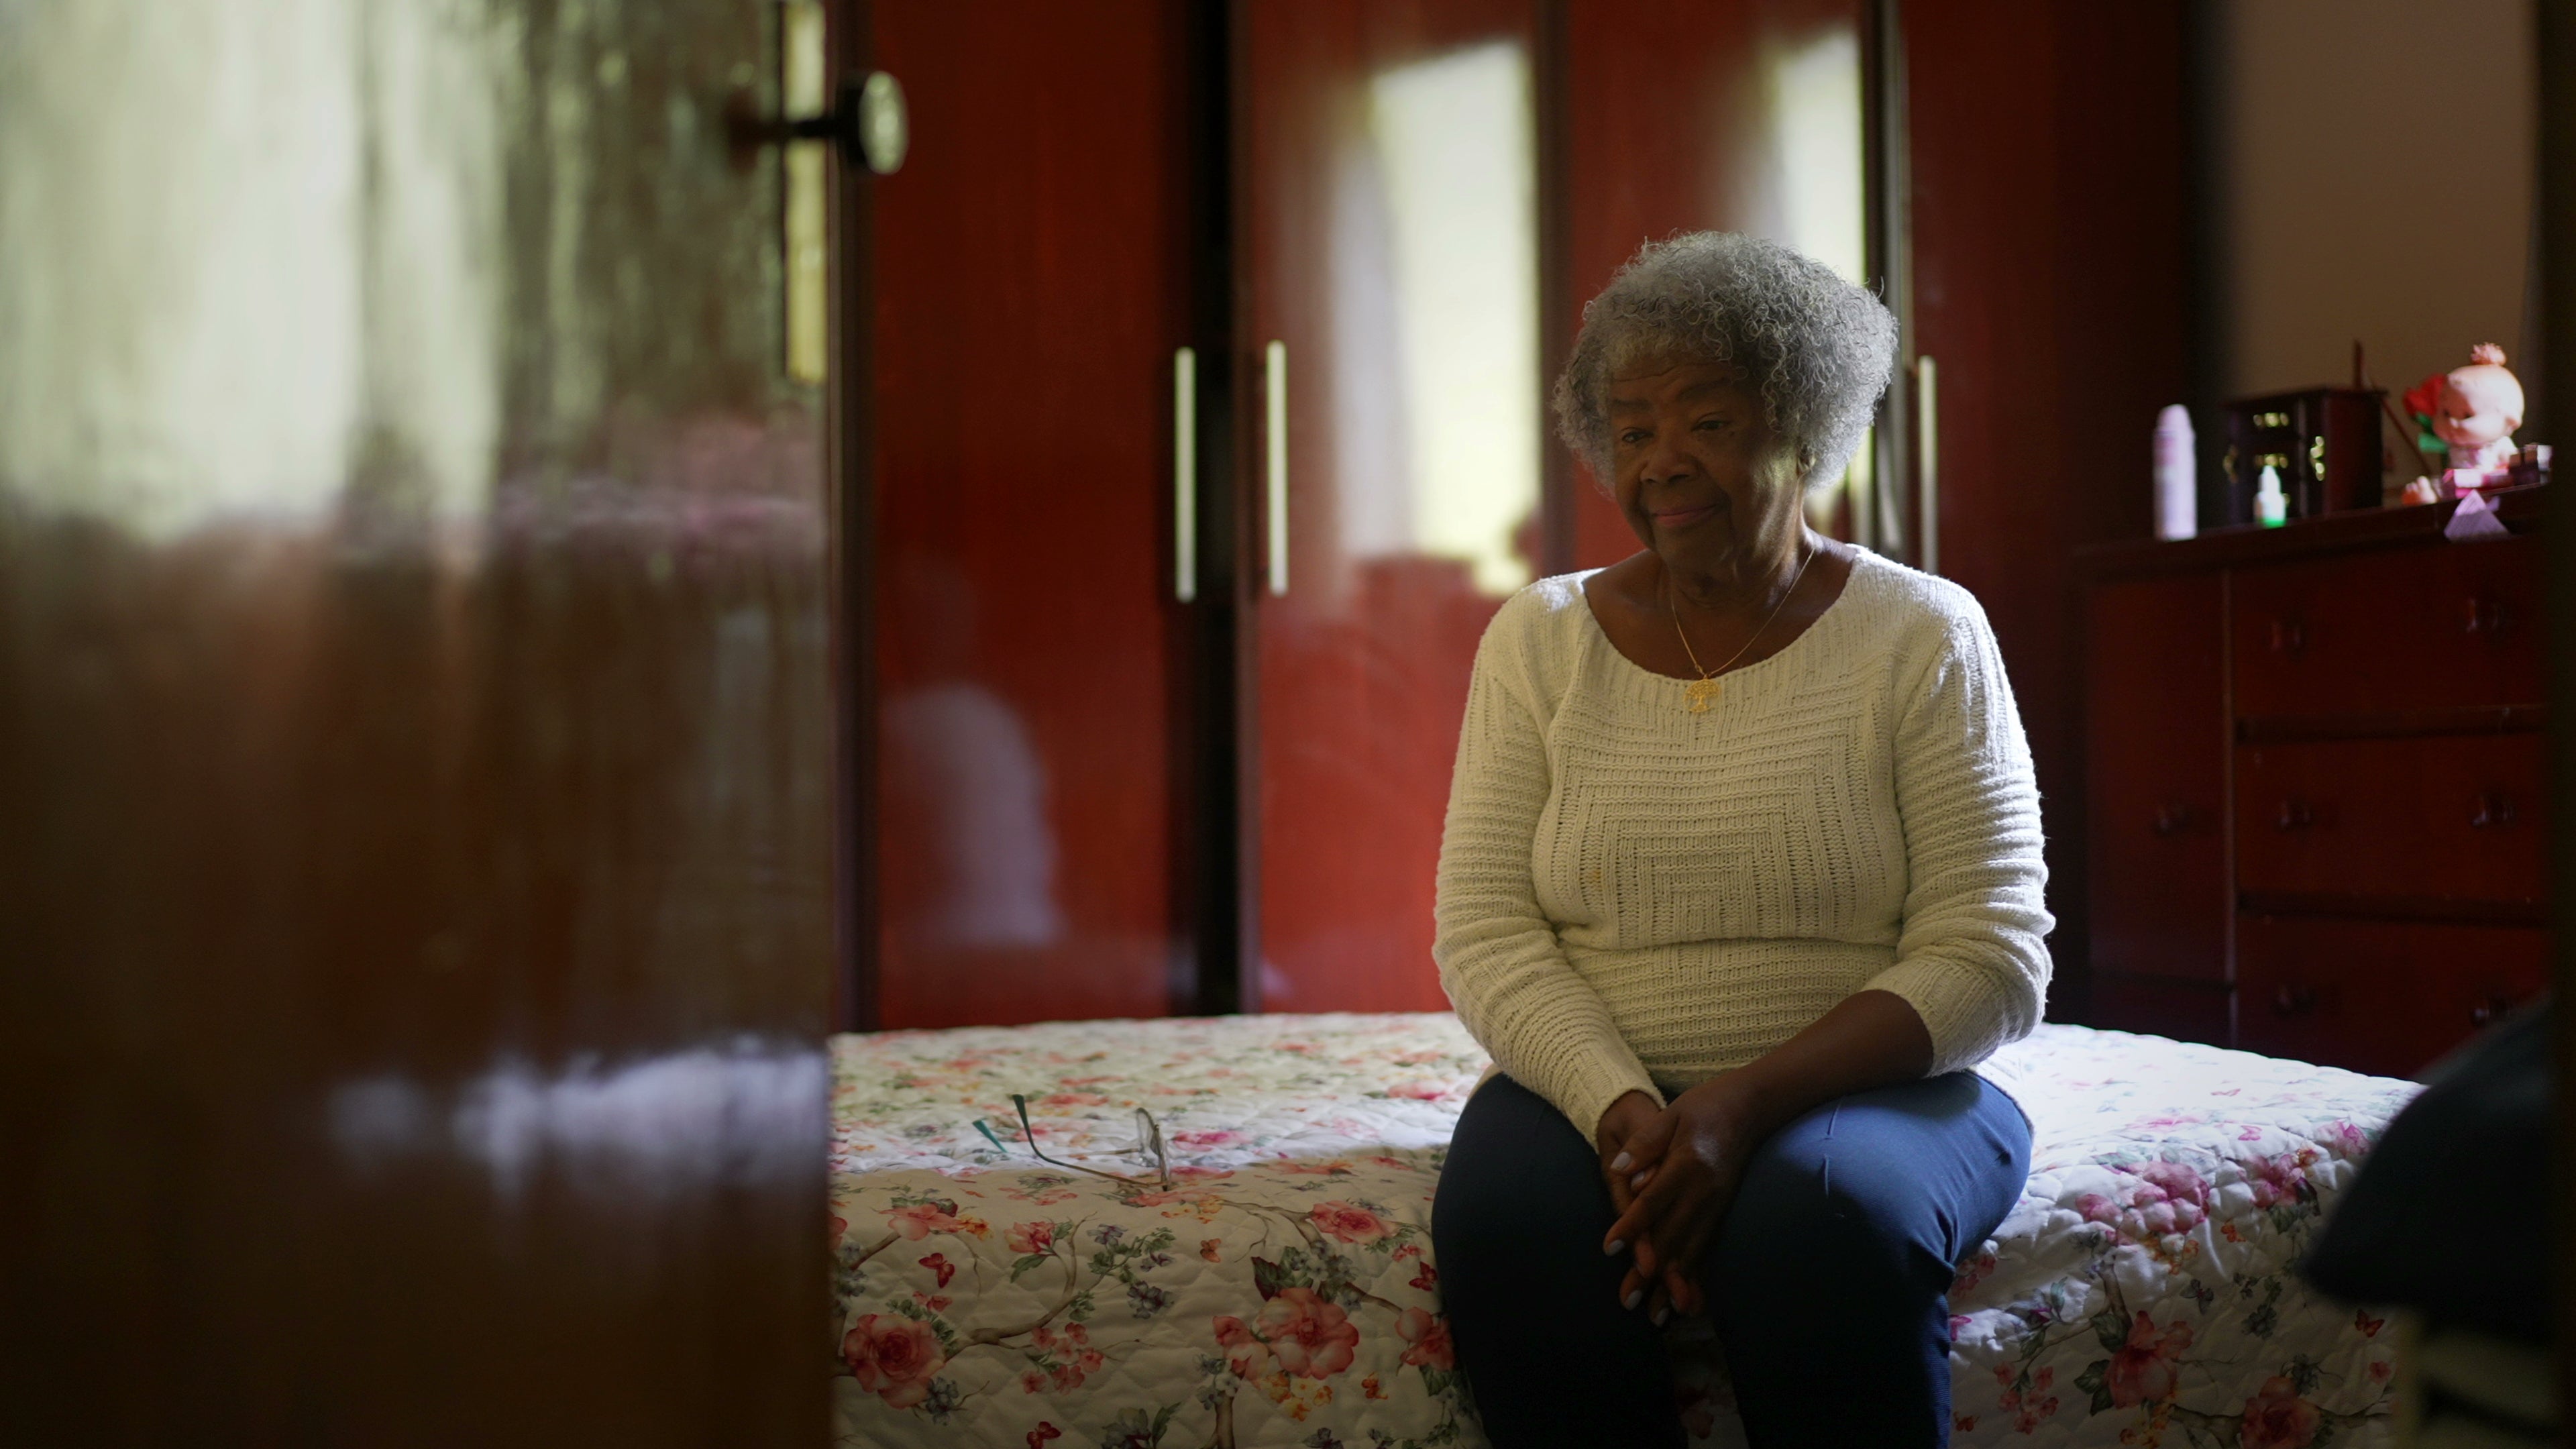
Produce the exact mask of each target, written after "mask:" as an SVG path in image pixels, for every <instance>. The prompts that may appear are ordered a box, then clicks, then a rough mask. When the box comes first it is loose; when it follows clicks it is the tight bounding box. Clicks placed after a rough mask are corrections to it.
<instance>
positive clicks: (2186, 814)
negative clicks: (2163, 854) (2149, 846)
mask: <svg viewBox="0 0 2576 1449" xmlns="http://www.w3.org/2000/svg"><path fill="white" fill-rule="evenodd" d="M2190 828H2191V807H2190V806H2188V805H2159V806H2157V807H2156V824H2155V830H2156V834H2157V835H2159V836H2165V835H2179V834H2181V833H2182V832H2184V831H2186V830H2189V829H2190Z"/></svg>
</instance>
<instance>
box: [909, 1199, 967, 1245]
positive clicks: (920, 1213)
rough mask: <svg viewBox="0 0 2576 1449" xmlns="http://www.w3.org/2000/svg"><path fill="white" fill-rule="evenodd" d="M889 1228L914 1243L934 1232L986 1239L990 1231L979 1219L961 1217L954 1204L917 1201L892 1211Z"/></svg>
mask: <svg viewBox="0 0 2576 1449" xmlns="http://www.w3.org/2000/svg"><path fill="white" fill-rule="evenodd" d="M886 1226H887V1227H889V1228H891V1229H893V1230H894V1231H896V1232H898V1233H901V1234H903V1235H904V1236H905V1237H907V1238H910V1239H912V1240H913V1241H914V1242H916V1243H917V1242H920V1241H921V1240H922V1239H924V1238H926V1237H929V1236H930V1235H931V1234H932V1233H971V1234H973V1235H975V1236H976V1237H979V1238H980V1237H982V1236H984V1234H985V1232H986V1231H987V1229H986V1227H985V1225H984V1223H983V1222H982V1221H981V1220H980V1219H976V1218H971V1217H960V1216H958V1213H957V1207H956V1205H955V1204H954V1203H937V1202H917V1203H913V1204H911V1205H909V1206H906V1207H898V1208H890V1209H888V1210H887V1212H886Z"/></svg>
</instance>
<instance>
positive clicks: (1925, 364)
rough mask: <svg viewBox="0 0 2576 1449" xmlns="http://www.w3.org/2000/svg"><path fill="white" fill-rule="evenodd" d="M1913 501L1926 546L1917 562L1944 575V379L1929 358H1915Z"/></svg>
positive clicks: (1925, 568) (1925, 570) (1927, 569)
mask: <svg viewBox="0 0 2576 1449" xmlns="http://www.w3.org/2000/svg"><path fill="white" fill-rule="evenodd" d="M1914 436H1915V439H1916V444H1915V452H1914V480H1915V482H1914V489H1915V491H1914V499H1915V506H1916V512H1917V517H1918V523H1917V527H1918V528H1919V529H1920V530H1921V534H1920V536H1921V538H1922V540H1923V547H1922V550H1921V554H1920V557H1919V558H1918V559H1917V560H1916V562H1918V563H1920V564H1921V565H1922V567H1923V572H1925V573H1927V574H1937V573H1939V572H1941V380H1940V373H1939V370H1938V369H1937V368H1936V367H1935V366H1934V365H1933V362H1932V359H1931V358H1930V357H1929V356H1924V357H1918V358H1916V359H1914Z"/></svg>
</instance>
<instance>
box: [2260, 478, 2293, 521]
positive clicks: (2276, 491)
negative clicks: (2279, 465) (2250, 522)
mask: <svg viewBox="0 0 2576 1449" xmlns="http://www.w3.org/2000/svg"><path fill="white" fill-rule="evenodd" d="M2254 521H2255V522H2256V523H2259V524H2261V525H2263V526H2264V527H2265V528H2278V527H2280V526H2281V525H2282V524H2284V523H2287V522H2289V521H2290V500H2289V498H2288V497H2287V496H2285V495H2284V494H2283V493H2282V492H2281V475H2280V474H2279V473H2278V472H2276V471H2274V470H2273V467H2272V465H2271V464H2269V463H2266V464H2264V465H2263V476H2262V477H2261V478H2259V479H2257V480H2256V481H2255V485H2254Z"/></svg>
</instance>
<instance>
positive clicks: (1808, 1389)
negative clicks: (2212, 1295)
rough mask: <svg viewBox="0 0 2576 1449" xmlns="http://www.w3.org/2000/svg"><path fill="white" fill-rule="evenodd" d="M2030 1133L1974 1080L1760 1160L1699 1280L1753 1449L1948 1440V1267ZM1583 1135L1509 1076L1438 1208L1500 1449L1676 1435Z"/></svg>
mask: <svg viewBox="0 0 2576 1449" xmlns="http://www.w3.org/2000/svg"><path fill="white" fill-rule="evenodd" d="M2029 1175H2030V1124H2029V1122H2028V1121H2027V1120H2025V1119H2024V1118H2023V1116H2022V1114H2021V1110H2020V1109H2019V1108H2018V1107H2016V1106H2014V1105H2013V1102H2012V1099H2011V1098H2009V1097H2007V1096H2005V1095H2004V1094H2003V1093H2002V1092H2001V1091H1998V1090H1997V1089H1996V1088H1994V1087H1993V1086H1991V1085H1989V1084H1988V1083H1987V1082H1986V1081H1985V1080H1984V1079H1982V1078H1980V1077H1978V1076H1976V1075H1974V1074H1973V1073H1969V1072H1952V1073H1950V1074H1948V1075H1946V1076H1939V1077H1932V1078H1929V1079H1927V1080H1924V1081H1919V1082H1908V1083H1905V1084H1904V1085H1902V1086H1895V1087H1882V1088H1879V1089H1878V1090H1876V1091H1870V1092H1860V1093H1856V1094H1854V1095H1852V1096H1849V1097H1844V1098H1841V1099H1839V1100H1837V1101H1833V1102H1828V1103H1826V1104H1825V1105H1824V1106H1822V1107H1819V1108H1817V1109H1816V1110H1814V1111H1812V1112H1809V1113H1808V1114H1807V1115H1805V1116H1803V1117H1800V1118H1798V1119H1797V1120H1795V1121H1793V1122H1791V1123H1790V1124H1789V1125H1788V1126H1786V1127H1784V1128H1782V1129H1780V1131H1779V1132H1778V1133H1777V1134H1776V1135H1774V1136H1773V1137H1772V1138H1771V1140H1770V1141H1768V1142H1765V1143H1763V1144H1762V1146H1761V1147H1760V1148H1759V1149H1758V1150H1756V1152H1755V1153H1754V1155H1753V1159H1752V1161H1751V1163H1750V1164H1749V1165H1748V1166H1747V1167H1746V1169H1745V1173H1744V1181H1743V1185H1742V1186H1741V1187H1739V1188H1738V1189H1737V1190H1736V1195H1735V1200H1734V1202H1733V1203H1732V1204H1731V1205H1730V1206H1729V1207H1728V1209H1727V1213H1726V1219H1725V1222H1724V1223H1723V1225H1722V1226H1721V1227H1720V1228H1719V1230H1718V1233H1717V1237H1716V1238H1715V1240H1714V1241H1713V1242H1712V1243H1711V1245H1710V1247H1709V1251H1708V1255H1707V1258H1706V1260H1705V1261H1704V1262H1703V1264H1702V1278H1701V1281H1702V1283H1703V1284H1704V1285H1705V1288H1706V1291H1707V1296H1708V1307H1709V1313H1710V1316H1711V1317H1712V1318H1713V1319H1714V1320H1715V1322H1716V1326H1717V1333H1718V1338H1719V1341H1720V1342H1721V1343H1722V1344H1724V1346H1725V1349H1726V1360H1727V1368H1728V1372H1729V1374H1730V1375H1731V1376H1732V1378H1733V1379H1734V1382H1735V1396H1736V1402H1737V1405H1738V1407H1739V1408H1740V1410H1741V1411H1742V1413H1743V1416H1744V1428H1745V1434H1746V1437H1747V1438H1748V1439H1750V1440H1751V1442H1752V1443H1753V1445H1754V1446H1755V1449H1773V1446H1779V1449H1787V1446H1792V1445H1795V1446H1813V1449H1828V1446H1842V1445H1850V1446H1854V1449H1897V1446H1908V1445H1940V1444H1946V1443H1948V1442H1949V1435H1950V1323H1949V1302H1948V1292H1949V1287H1950V1278H1951V1271H1952V1265H1953V1264H1955V1263H1956V1262H1957V1261H1958V1260H1959V1259H1960V1258H1962V1257H1964V1256H1965V1255H1967V1254H1968V1253H1969V1252H1972V1251H1974V1250H1975V1249H1976V1247H1977V1246H1978V1245H1979V1244H1980V1243H1982V1242H1983V1241H1984V1240H1985V1238H1986V1236H1987V1235H1988V1234H1990V1233H1992V1232H1993V1231H1994V1229H1995V1225H1996V1224H1998V1223H2000V1222H2002V1221H2003V1217H2004V1214H2005V1213H2007V1212H2009V1211H2011V1209H2012V1205H2013V1202H2014V1200H2015V1199H2017V1198H2018V1197H2019V1196H2020V1194H2021V1189H2022V1184H2023V1182H2024V1180H2025V1179H2027V1178H2028V1177H2029ZM1612 1218H1613V1214H1612V1212H1611V1210H1610V1192H1609V1189H1608V1188H1607V1187H1606V1186H1604V1185H1603V1183H1602V1181H1601V1165H1600V1156H1599V1154H1598V1153H1596V1152H1595V1151H1594V1149H1593V1146H1592V1142H1591V1140H1590V1134H1589V1133H1588V1132H1579V1131H1577V1130H1575V1128H1574V1126H1573V1124H1571V1123H1569V1122H1567V1121H1566V1120H1565V1117H1564V1115H1563V1114H1562V1113H1560V1112H1558V1111H1557V1110H1556V1109H1555V1108H1554V1107H1551V1106H1549V1105H1548V1104H1547V1102H1546V1101H1545V1100H1544V1099H1543V1098H1541V1097H1539V1096H1538V1094H1536V1093H1534V1092H1532V1091H1530V1090H1529V1089H1528V1088H1526V1087H1523V1086H1521V1085H1520V1084H1519V1083H1517V1082H1515V1081H1513V1080H1512V1079H1510V1078H1509V1077H1496V1078H1495V1079H1494V1080H1492V1081H1490V1082H1487V1083H1486V1084H1485V1086H1484V1088H1483V1089H1482V1090H1480V1091H1478V1092H1477V1093H1476V1095H1475V1097H1474V1098H1473V1099H1472V1100H1470V1101H1469V1102H1468V1103H1467V1109H1466V1112H1465V1113H1464V1115H1462V1116H1461V1117H1460V1118H1459V1120H1458V1133H1457V1136H1456V1137H1455V1138H1453V1139H1452V1140H1451V1143H1450V1147H1449V1162H1448V1166H1447V1167H1446V1169H1444V1170H1443V1171H1442V1173H1441V1176H1440V1187H1439V1193H1438V1196H1437V1197H1436V1198H1435V1199H1434V1201H1433V1204H1432V1213H1431V1236H1432V1240H1433V1243H1434V1246H1435V1247H1436V1248H1437V1249H1438V1251H1439V1260H1438V1261H1439V1268H1440V1288H1441V1294H1442V1298H1443V1300H1444V1302H1445V1305H1446V1308H1447V1310H1448V1314H1449V1328H1450V1334H1451V1338H1452V1341H1453V1342H1454V1343H1455V1345H1456V1347H1457V1353H1458V1361H1459V1366H1460V1367H1461V1368H1462V1369H1464V1370H1465V1371H1466V1374H1467V1378H1468V1382H1469V1384H1470V1386H1471V1387H1472V1389H1473V1390H1474V1393H1475V1397H1476V1404H1477V1408H1478V1411H1479V1413H1480V1414H1481V1415H1482V1417H1483V1419H1484V1422H1485V1432H1486V1433H1487V1434H1488V1435H1489V1436H1491V1437H1492V1439H1493V1441H1494V1445H1495V1449H1523V1446H1530V1449H1539V1446H1546V1449H1559V1446H1566V1445H1585V1446H1602V1449H1610V1446H1641V1449H1642V1446H1648V1445H1652V1446H1656V1449H1670V1446H1675V1445H1679V1444H1681V1443H1682V1442H1683V1434H1682V1428H1681V1422H1680V1420H1679V1418H1678V1417H1677V1416H1676V1414H1675V1411H1674V1407H1673V1396H1672V1373H1671V1366H1670V1360H1669V1359H1668V1358H1667V1356H1666V1354H1665V1351H1664V1348H1663V1343H1662V1335H1661V1334H1660V1333H1659V1332H1658V1331H1657V1330H1656V1329H1655V1328H1654V1327H1653V1325H1651V1324H1649V1323H1648V1322H1647V1320H1646V1315H1645V1312H1644V1311H1643V1310H1642V1309H1640V1310H1638V1311H1635V1312H1629V1311H1627V1310H1624V1309H1622V1308H1621V1307H1620V1306H1619V1303H1618V1291H1619V1280H1620V1278H1621V1277H1622V1276H1623V1275H1624V1274H1625V1273H1626V1272H1627V1268H1628V1263H1627V1259H1626V1257H1625V1256H1624V1255H1622V1256H1621V1257H1619V1258H1616V1259H1614V1258H1611V1257H1608V1256H1607V1255H1605V1254H1603V1252H1602V1251H1601V1240H1602V1239H1603V1238H1604V1237H1606V1236H1608V1234H1609V1231H1610V1224H1611V1221H1612Z"/></svg>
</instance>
